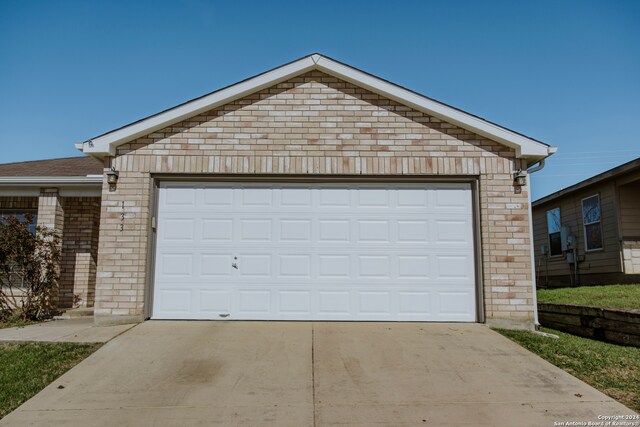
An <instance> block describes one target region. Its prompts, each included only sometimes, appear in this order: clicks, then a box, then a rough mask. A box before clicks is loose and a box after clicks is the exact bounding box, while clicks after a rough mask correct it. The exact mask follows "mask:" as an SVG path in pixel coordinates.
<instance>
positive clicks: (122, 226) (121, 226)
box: [120, 200, 124, 233]
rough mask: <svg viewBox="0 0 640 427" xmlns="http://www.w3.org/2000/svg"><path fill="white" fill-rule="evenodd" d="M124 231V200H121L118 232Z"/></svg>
mask: <svg viewBox="0 0 640 427" xmlns="http://www.w3.org/2000/svg"><path fill="white" fill-rule="evenodd" d="M123 231H124V200H123V201H122V212H121V213H120V232H121V233H122V232H123Z"/></svg>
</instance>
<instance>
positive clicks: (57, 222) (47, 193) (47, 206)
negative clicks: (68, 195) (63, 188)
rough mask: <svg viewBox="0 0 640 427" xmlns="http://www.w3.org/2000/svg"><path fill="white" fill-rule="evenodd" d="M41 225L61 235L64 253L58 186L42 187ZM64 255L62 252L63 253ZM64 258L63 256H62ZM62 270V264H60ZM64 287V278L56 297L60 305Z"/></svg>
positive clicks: (62, 214) (39, 223)
mask: <svg viewBox="0 0 640 427" xmlns="http://www.w3.org/2000/svg"><path fill="white" fill-rule="evenodd" d="M37 225H38V226H39V227H46V228H49V229H53V230H55V231H56V232H57V234H58V236H59V237H60V241H59V242H60V252H61V253H62V234H63V232H64V208H63V206H62V198H61V197H60V193H59V191H58V189H57V188H41V189H40V196H39V197H38V220H37ZM61 255H62V254H61ZM61 259H62V256H61ZM58 271H61V266H60V265H59V266H58ZM63 295H64V289H63V284H62V278H61V280H60V288H59V289H58V293H57V295H56V296H55V297H54V301H55V302H56V305H57V306H59V304H60V300H61V298H63Z"/></svg>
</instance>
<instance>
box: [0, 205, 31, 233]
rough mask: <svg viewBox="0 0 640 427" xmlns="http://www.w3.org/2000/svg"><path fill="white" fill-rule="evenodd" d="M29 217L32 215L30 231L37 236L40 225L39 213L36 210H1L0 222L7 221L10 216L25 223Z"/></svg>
mask: <svg viewBox="0 0 640 427" xmlns="http://www.w3.org/2000/svg"><path fill="white" fill-rule="evenodd" d="M27 215H31V224H29V231H30V232H31V234H34V235H35V234H36V224H37V223H38V211H37V210H36V209H20V210H15V209H0V221H3V222H4V221H6V219H7V218H8V217H10V216H14V217H16V218H18V219H19V220H20V222H22V221H24V220H25V219H26V217H27Z"/></svg>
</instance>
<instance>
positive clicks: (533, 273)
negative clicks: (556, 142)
mask: <svg viewBox="0 0 640 427" xmlns="http://www.w3.org/2000/svg"><path fill="white" fill-rule="evenodd" d="M542 168H544V159H542V160H540V162H539V163H538V165H537V166H533V167H531V168H529V169H527V173H528V174H532V173H534V172H538V171H539V170H542ZM527 197H528V199H529V241H530V244H531V290H532V293H531V294H532V297H533V325H534V328H535V330H536V331H537V330H539V329H540V322H539V321H538V295H537V291H538V286H537V284H536V265H535V263H536V257H535V252H534V250H535V248H534V246H533V209H532V208H531V177H528V179H527Z"/></svg>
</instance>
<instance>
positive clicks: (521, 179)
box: [513, 170, 527, 187]
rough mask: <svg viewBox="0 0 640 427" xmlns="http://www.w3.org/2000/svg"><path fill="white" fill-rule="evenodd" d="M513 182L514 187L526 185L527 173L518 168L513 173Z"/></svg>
mask: <svg viewBox="0 0 640 427" xmlns="http://www.w3.org/2000/svg"><path fill="white" fill-rule="evenodd" d="M513 184H514V185H515V186H516V187H524V186H525V185H527V173H526V172H523V171H521V170H519V171H518V172H516V173H514V174H513Z"/></svg>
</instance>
